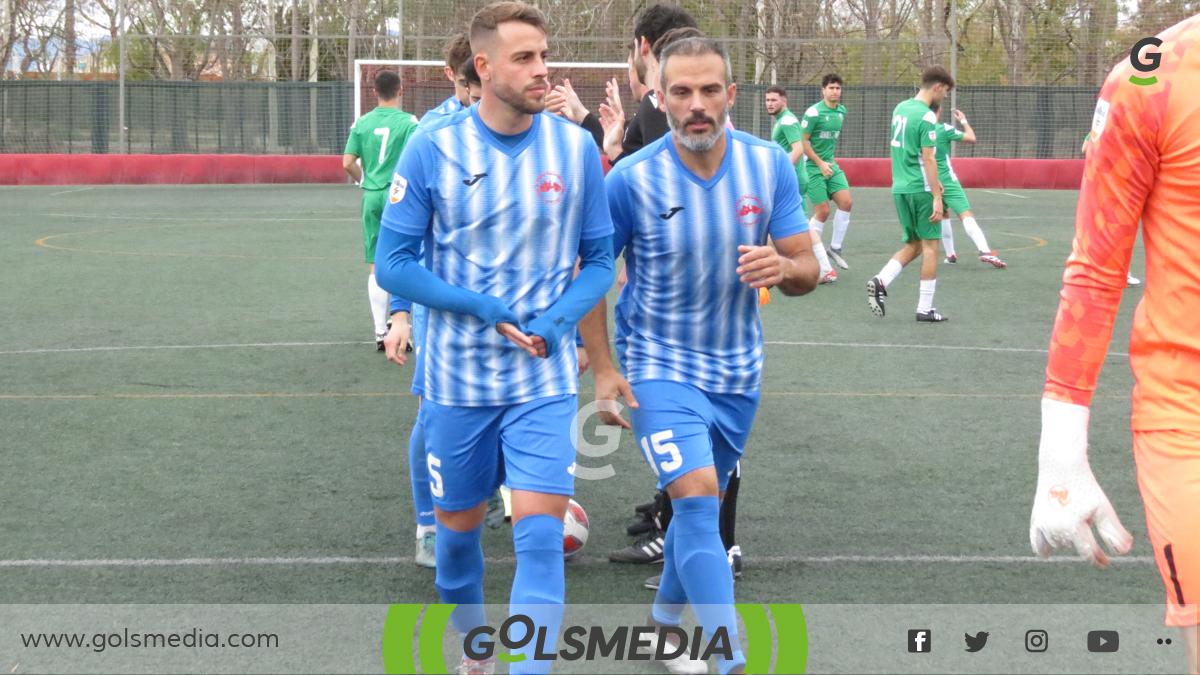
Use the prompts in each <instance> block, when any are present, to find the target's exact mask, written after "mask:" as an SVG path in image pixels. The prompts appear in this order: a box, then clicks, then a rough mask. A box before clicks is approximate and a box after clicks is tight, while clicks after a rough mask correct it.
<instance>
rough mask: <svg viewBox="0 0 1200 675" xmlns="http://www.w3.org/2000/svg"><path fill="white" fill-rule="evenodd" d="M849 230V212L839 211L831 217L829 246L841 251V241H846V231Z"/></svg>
mask: <svg viewBox="0 0 1200 675" xmlns="http://www.w3.org/2000/svg"><path fill="white" fill-rule="evenodd" d="M848 229H850V212H849V211H841V210H839V211H838V212H837V213H836V214H834V216H833V241H831V242H830V245H831V246H833V248H836V249H837V250H839V251H840V250H842V241H844V240H845V239H846V230H848Z"/></svg>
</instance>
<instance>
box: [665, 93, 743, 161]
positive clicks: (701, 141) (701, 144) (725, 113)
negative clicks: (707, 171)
mask: <svg viewBox="0 0 1200 675" xmlns="http://www.w3.org/2000/svg"><path fill="white" fill-rule="evenodd" d="M728 118H729V103H728V102H726V104H725V105H724V107H722V108H721V114H720V115H717V119H715V120H714V119H713V118H711V117H709V116H708V115H705V114H704V113H692V114H691V115H689V116H688V117H687V119H684V120H682V121H681V120H677V119H675V116H674V115H672V114H671V112H670V111H667V126H669V127H670V128H671V133H673V134H675V138H678V139H679V142H680V143H681V144H682V145H683V147H685V148H687V149H688V150H691V151H692V152H708V151H709V150H712V149H713V147H715V146H716V144H717V141H719V140H721V135H722V134H724V133H725V120H726V119H728ZM692 122H709V123H710V125H711V126H712V131H708V132H705V133H703V134H691V133H687V125H689V124H691V123H692Z"/></svg>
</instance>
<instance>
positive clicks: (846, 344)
mask: <svg viewBox="0 0 1200 675" xmlns="http://www.w3.org/2000/svg"><path fill="white" fill-rule="evenodd" d="M764 344H768V345H790V346H800V347H871V348H875V349H947V350H951V351H964V352H1010V353H1018V354H1021V353H1025V354H1049V353H1050V350H1049V349H1024V348H1021V347H967V346H962V345H899V344H880V343H872V342H784V341H777V340H768V341H767V342H765V343H764ZM2 353H3V352H0V354H2ZM1108 355H1109V356H1129V354H1127V353H1125V352H1109V353H1108Z"/></svg>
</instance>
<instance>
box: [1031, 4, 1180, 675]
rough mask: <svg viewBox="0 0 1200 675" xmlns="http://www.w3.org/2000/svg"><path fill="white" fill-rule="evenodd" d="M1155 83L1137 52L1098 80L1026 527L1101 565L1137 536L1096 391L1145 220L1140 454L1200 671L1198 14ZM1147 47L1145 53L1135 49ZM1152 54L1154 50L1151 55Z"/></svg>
mask: <svg viewBox="0 0 1200 675" xmlns="http://www.w3.org/2000/svg"><path fill="white" fill-rule="evenodd" d="M1158 37H1159V39H1161V40H1162V45H1161V46H1160V47H1159V49H1158V54H1156V55H1153V56H1151V57H1150V58H1155V59H1159V60H1160V62H1159V65H1158V68H1157V69H1155V70H1154V71H1153V75H1154V78H1152V79H1154V80H1155V82H1153V83H1150V84H1144V85H1139V84H1137V83H1134V82H1131V81H1130V78H1131V77H1135V76H1139V75H1140V73H1138V72H1137V71H1135V70H1134V68H1133V67H1132V64H1131V62H1130V61H1123V62H1121V63H1120V64H1118V65H1117V66H1116V67H1115V68H1114V69H1113V70H1112V72H1111V73H1110V74H1109V76H1108V79H1107V80H1106V81H1105V83H1104V86H1103V87H1102V88H1101V90H1100V100H1099V101H1098V103H1097V105H1096V114H1095V117H1094V119H1093V122H1092V142H1091V144H1090V147H1089V148H1088V150H1087V159H1086V160H1085V164H1084V175H1083V185H1082V187H1081V189H1080V193H1079V207H1078V211H1077V214H1076V217H1075V240H1074V243H1073V245H1072V250H1071V256H1070V258H1068V260H1067V269H1066V272H1065V273H1064V274H1063V290H1062V299H1061V301H1060V303H1059V306H1058V318H1057V319H1056V320H1055V323H1054V333H1053V335H1052V336H1051V338H1050V359H1049V364H1048V366H1047V368H1046V388H1045V393H1044V394H1043V398H1042V435H1041V444H1040V448H1039V451H1038V482H1037V491H1036V493H1035V495H1034V504H1033V512H1032V516H1031V518H1030V527H1029V537H1030V542H1031V544H1032V545H1033V549H1034V551H1035V552H1037V553H1038V555H1041V556H1049V555H1050V553H1051V550H1052V549H1055V548H1066V549H1070V548H1072V547H1073V548H1075V549H1076V550H1077V551H1078V553H1079V554H1080V555H1081V556H1082V557H1083V558H1084V559H1085V560H1088V561H1091V562H1092V563H1094V564H1095V565H1096V566H1098V567H1104V566H1106V565H1107V564H1108V557H1107V556H1106V555H1105V553H1104V552H1103V551H1102V550H1101V549H1100V547H1099V546H1098V545H1097V543H1096V539H1095V537H1094V535H1093V534H1092V526H1093V525H1095V527H1096V530H1097V532H1098V533H1099V535H1100V538H1101V539H1103V540H1104V542H1105V543H1106V544H1107V546H1108V548H1109V550H1110V551H1112V552H1113V553H1118V554H1124V553H1128V552H1129V550H1130V547H1131V546H1132V545H1133V537H1132V536H1131V535H1130V534H1129V532H1127V531H1126V530H1125V528H1124V527H1122V525H1121V521H1120V520H1119V519H1118V518H1117V514H1116V512H1115V511H1114V510H1113V507H1112V504H1110V503H1109V501H1108V498H1107V497H1106V496H1105V495H1104V491H1103V490H1102V489H1101V488H1100V485H1099V484H1098V483H1097V482H1096V479H1095V477H1094V476H1093V475H1092V470H1091V468H1090V466H1089V464H1088V458H1087V450H1088V443H1087V431H1088V418H1089V409H1088V406H1089V405H1090V404H1091V399H1092V394H1093V392H1094V391H1095V389H1096V379H1097V377H1098V376H1099V374H1100V367H1101V366H1102V365H1103V363H1104V358H1105V354H1106V353H1107V351H1108V345H1109V341H1110V339H1111V338H1112V330H1113V322H1114V320H1115V318H1116V314H1117V308H1118V306H1119V304H1120V302H1121V291H1122V289H1124V288H1125V285H1126V281H1125V279H1126V274H1127V273H1128V270H1129V262H1130V257H1131V256H1132V253H1133V247H1134V241H1135V240H1136V239H1137V233H1138V222H1139V221H1140V222H1141V223H1142V239H1143V241H1144V242H1145V246H1146V289H1145V294H1144V295H1143V297H1142V300H1141V302H1139V303H1138V306H1137V310H1136V311H1135V313H1134V317H1133V334H1132V335H1131V336H1130V341H1129V362H1130V365H1131V366H1132V368H1133V374H1134V377H1135V378H1136V384H1135V386H1134V389H1133V416H1132V419H1131V425H1130V426H1131V427H1132V428H1133V456H1134V460H1135V461H1136V463H1137V480H1138V487H1139V488H1140V491H1141V495H1142V501H1143V502H1144V503H1145V509H1146V525H1147V531H1148V533H1149V535H1150V543H1151V545H1152V546H1153V547H1154V558H1155V561H1156V562H1157V563H1158V570H1159V572H1160V574H1161V575H1162V580H1163V584H1164V587H1165V591H1166V606H1167V613H1166V623H1167V624H1168V625H1172V626H1178V627H1179V628H1180V629H1181V630H1182V631H1183V634H1184V639H1185V642H1186V644H1187V648H1188V655H1189V658H1190V659H1191V661H1190V667H1191V672H1193V673H1196V672H1197V669H1198V665H1197V655H1196V651H1197V649H1196V642H1197V636H1196V632H1197V623H1200V620H1198V616H1197V604H1196V603H1198V602H1200V311H1197V310H1198V308H1200V96H1198V95H1197V92H1198V91H1200V16H1196V17H1192V18H1191V19H1188V20H1187V21H1184V22H1183V23H1180V24H1178V25H1176V26H1175V27H1173V28H1170V29H1168V30H1167V31H1166V32H1164V33H1162V34H1160V35H1159V36H1158ZM1136 56H1138V55H1135V57H1136ZM1144 60H1146V57H1143V61H1144Z"/></svg>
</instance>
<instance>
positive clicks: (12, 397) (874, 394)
mask: <svg viewBox="0 0 1200 675" xmlns="http://www.w3.org/2000/svg"><path fill="white" fill-rule="evenodd" d="M579 393H580V395H581V396H591V395H592V394H593V392H590V391H581V392H579ZM410 395H411V394H409V393H408V392H307V393H298V394H283V393H266V394H0V400H7V401H28V400H33V401H37V400H90V399H197V398H386V397H399V396H410ZM762 395H763V396H813V397H818V396H831V397H837V396H843V397H861V398H999V399H1005V398H1041V396H1042V395H1041V394H958V393H950V392H936V391H909V392H905V391H764V392H763V393H762ZM1093 398H1103V399H1128V398H1129V396H1121V395H1097V396H1094V397H1093Z"/></svg>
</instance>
